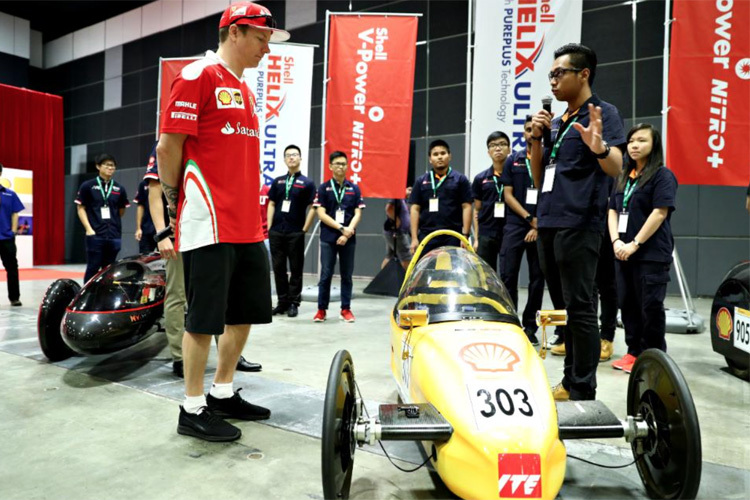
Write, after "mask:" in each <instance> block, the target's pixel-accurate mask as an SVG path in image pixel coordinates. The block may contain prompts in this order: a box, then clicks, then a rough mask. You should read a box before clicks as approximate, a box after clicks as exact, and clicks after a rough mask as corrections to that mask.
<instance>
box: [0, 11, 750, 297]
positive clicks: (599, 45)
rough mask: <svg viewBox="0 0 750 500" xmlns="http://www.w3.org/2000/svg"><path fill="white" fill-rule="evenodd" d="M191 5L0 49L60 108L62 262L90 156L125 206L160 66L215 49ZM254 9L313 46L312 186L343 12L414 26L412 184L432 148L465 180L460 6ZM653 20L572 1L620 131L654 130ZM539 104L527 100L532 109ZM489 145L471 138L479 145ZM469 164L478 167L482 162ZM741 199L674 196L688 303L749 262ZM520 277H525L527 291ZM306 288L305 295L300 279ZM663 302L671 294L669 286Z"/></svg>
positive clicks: (8, 67) (365, 243)
mask: <svg viewBox="0 0 750 500" xmlns="http://www.w3.org/2000/svg"><path fill="white" fill-rule="evenodd" d="M197 3H199V2H187V1H186V2H179V1H177V2H175V1H171V2H161V1H158V2H153V3H151V4H147V5H145V6H143V7H140V8H138V9H134V11H132V12H131V13H125V14H123V15H120V16H117V17H116V18H113V19H112V20H109V21H106V22H103V23H99V24H98V25H96V26H92V27H90V28H87V29H84V30H80V32H76V33H75V34H69V35H65V36H63V37H61V38H58V39H56V40H50V41H47V40H45V41H44V43H43V44H42V43H41V41H40V40H41V37H40V36H39V35H38V34H35V33H34V32H31V33H29V37H30V39H31V40H32V43H31V44H30V46H29V47H25V46H21V47H20V49H18V48H14V49H12V50H8V48H7V47H8V44H7V43H3V40H2V39H0V51H1V52H2V53H0V83H6V84H10V85H16V86H24V87H28V88H30V89H33V90H39V91H42V92H48V93H53V94H57V95H61V96H62V97H63V102H64V117H65V120H64V122H65V165H64V168H65V174H66V175H65V196H66V198H65V199H66V206H67V208H68V211H67V212H66V229H65V242H64V243H65V248H66V253H65V257H66V261H67V262H84V260H85V258H84V248H83V241H84V238H83V235H84V232H83V228H82V227H81V224H80V223H79V221H78V219H77V217H76V213H75V207H74V204H73V199H74V197H75V193H76V189H77V187H78V185H79V184H80V183H81V182H82V181H83V180H86V179H88V178H91V177H93V175H94V174H95V172H96V170H95V168H94V162H93V159H94V157H95V156H96V155H97V154H99V153H102V152H108V153H110V154H113V155H114V156H115V157H116V158H117V161H118V170H117V173H116V177H115V178H116V179H117V180H118V181H119V182H120V183H122V184H123V185H124V186H125V187H126V189H127V191H128V194H129V196H130V199H131V200H132V197H133V196H134V195H135V192H136V187H137V185H138V182H139V181H140V180H141V178H142V176H143V174H144V173H145V167H146V161H147V156H148V153H149V152H150V150H151V147H152V145H153V142H154V139H155V135H154V134H155V129H156V108H157V101H156V98H157V91H158V62H159V57H183V56H195V55H198V54H200V53H201V52H202V51H204V50H205V49H215V47H216V45H217V26H218V21H219V17H220V15H221V14H220V13H221V11H222V10H223V9H224V8H225V7H226V6H227V5H228V4H229V2H228V0H226V1H225V0H218V1H210V2H203V3H201V5H203V7H201V9H202V10H200V11H196V10H195V5H194V4H197ZM260 3H263V4H265V5H267V6H268V7H269V8H270V9H271V11H272V12H273V13H274V16H275V17H276V18H277V19H278V21H279V25H280V26H285V27H286V28H287V29H288V30H289V31H290V32H291V34H292V38H291V40H290V41H291V42H296V43H304V44H317V45H318V46H319V48H317V49H316V50H315V58H314V67H313V86H312V88H313V90H312V123H311V127H310V146H311V149H310V154H309V157H308V158H304V159H303V161H306V162H308V166H309V172H310V173H311V177H312V178H313V179H314V180H315V181H316V183H317V182H319V179H320V144H321V118H322V113H321V110H322V95H323V86H322V79H323V67H324V64H323V62H324V45H325V44H324V33H325V17H326V10H330V11H335V12H347V11H349V8H350V5H351V8H352V10H353V11H361V12H397V13H420V14H422V17H421V18H420V20H419V29H418V35H417V40H418V45H417V58H416V74H415V82H414V103H413V113H412V123H411V151H410V152H409V156H410V173H409V180H410V182H411V181H413V179H414V177H415V176H416V175H419V174H421V173H422V172H424V171H425V169H426V168H427V166H428V163H427V145H428V144H429V142H430V141H432V140H434V139H436V138H442V139H445V140H446V141H448V143H449V144H450V146H451V150H452V153H453V162H452V166H453V168H454V169H455V170H458V171H465V169H466V165H464V140H465V137H464V135H465V134H464V131H465V117H466V86H467V76H466V67H467V43H468V40H467V29H468V19H469V17H468V1H461V0H441V1H424V0H422V1H420V0H403V1H391V2H386V1H379V0H370V1H352V2H350V1H348V0H342V1H323V0H317V1H314V0H286V1H265V2H260ZM177 4H179V5H180V9H177V7H176V5H177ZM183 4H184V5H183ZM664 8H665V5H664V2H663V1H661V0H646V1H638V2H635V3H633V2H630V1H625V2H623V1H595V0H584V1H583V14H582V30H581V35H580V39H581V42H582V43H583V44H585V45H588V46H590V47H591V48H593V49H594V50H595V51H596V53H597V55H598V58H599V66H598V68H597V77H596V82H595V85H594V91H595V92H596V93H597V94H598V95H599V96H600V97H601V98H602V99H604V100H606V101H609V102H611V103H613V104H615V105H616V106H617V107H618V108H619V110H620V112H621V114H622V116H623V118H624V120H625V125H626V129H627V128H629V127H630V126H632V125H633V124H635V123H639V122H647V123H651V124H653V125H654V126H655V127H657V128H659V129H661V123H662V116H661V110H662V78H663V77H662V64H663V48H664ZM0 11H2V4H0ZM136 11H138V13H137V14H136V13H135V12H136ZM8 18H11V22H10V24H8ZM178 21H179V22H178ZM0 24H2V25H3V26H14V27H15V28H14V29H16V30H17V31H18V30H20V31H21V32H22V33H23V32H24V30H26V31H29V29H28V25H27V24H24V21H23V20H19V19H18V18H13V17H12V16H8V15H6V14H0ZM76 34H77V36H74V35H76ZM15 38H16V39H17V38H18V36H16V37H15ZM21 38H23V37H21ZM420 42H423V43H420ZM18 45H19V44H18V43H17V44H16V45H13V44H10V46H12V47H17V46H18ZM20 45H23V44H20ZM551 63H552V61H551V60H550V61H546V62H545V61H538V62H537V64H540V65H544V64H550V65H551ZM540 98H541V96H536V97H535V98H534V99H532V100H533V101H537V102H538V100H539V99H540ZM489 132H491V131H489V130H487V131H483V130H477V131H474V133H476V134H480V135H482V136H485V135H487V134H488V133H489ZM405 154H406V153H405ZM472 161H474V162H480V163H482V162H485V158H472ZM487 166H489V163H488V165H487ZM61 168H62V166H61ZM404 187H405V186H404ZM745 190H746V188H742V187H721V186H680V188H679V190H678V197H677V211H676V212H675V213H674V215H673V218H672V228H673V232H674V235H675V241H676V248H677V250H678V252H679V255H680V258H681V261H682V266H683V269H684V271H685V274H686V276H687V283H688V285H689V287H690V289H691V291H692V293H693V294H699V295H709V296H710V295H713V293H714V292H715V290H716V287H717V285H718V284H719V283H720V281H721V279H722V276H723V274H724V273H725V272H726V271H727V270H728V269H729V268H730V267H731V266H732V265H733V264H734V263H735V262H737V261H739V260H741V259H747V258H748V256H749V255H750V244H749V240H748V236H750V223H748V213H747V212H746V211H745V208H744V207H745ZM384 206H385V200H379V199H368V200H367V209H366V210H365V213H364V216H363V220H362V223H361V225H360V227H359V228H358V238H357V240H358V245H357V252H356V263H355V275H357V276H374V275H375V274H376V273H377V272H378V270H379V267H380V262H381V261H382V259H383V256H384V251H385V243H384V240H383V236H382V227H383V221H384V218H385V213H384ZM134 230H135V209H134V208H131V209H129V211H128V213H127V214H126V217H125V221H124V224H123V251H122V253H121V255H127V254H133V253H136V252H137V242H136V241H135V240H134V238H133V233H134ZM314 243H316V242H314ZM317 260H318V253H317V245H316V244H313V245H311V248H310V252H309V253H308V255H307V257H306V262H305V272H308V273H317V270H318V266H317ZM525 272H526V270H525V264H524V266H523V267H522V273H524V274H522V280H523V282H524V283H525V280H526V276H525ZM305 284H306V285H312V284H315V283H314V281H313V280H312V279H309V278H308V279H306V283H305ZM670 293H679V289H678V287H677V284H676V279H674V276H673V280H672V283H671V285H670Z"/></svg>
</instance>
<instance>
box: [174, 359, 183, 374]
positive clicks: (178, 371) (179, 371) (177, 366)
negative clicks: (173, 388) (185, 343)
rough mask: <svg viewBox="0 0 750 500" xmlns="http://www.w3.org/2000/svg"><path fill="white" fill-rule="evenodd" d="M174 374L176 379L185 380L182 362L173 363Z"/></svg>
mask: <svg viewBox="0 0 750 500" xmlns="http://www.w3.org/2000/svg"><path fill="white" fill-rule="evenodd" d="M172 373H173V374H174V376H175V377H180V378H185V371H184V369H183V364H182V360H179V361H173V362H172Z"/></svg>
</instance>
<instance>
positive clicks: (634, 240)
mask: <svg viewBox="0 0 750 500" xmlns="http://www.w3.org/2000/svg"><path fill="white" fill-rule="evenodd" d="M633 244H634V245H635V246H636V248H640V247H641V242H640V241H638V240H636V239H635V238H633Z"/></svg>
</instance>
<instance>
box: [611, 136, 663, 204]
mask: <svg viewBox="0 0 750 500" xmlns="http://www.w3.org/2000/svg"><path fill="white" fill-rule="evenodd" d="M639 130H648V131H650V132H651V141H652V143H653V147H652V148H651V152H650V153H649V154H648V159H647V160H646V166H645V167H644V168H643V171H641V175H640V180H639V181H638V184H639V185H640V186H643V185H644V184H646V183H647V182H648V181H650V180H651V178H652V177H653V176H654V174H655V173H656V171H657V170H659V168H660V167H662V166H664V153H663V151H662V147H661V134H660V133H659V131H658V130H656V129H655V128H654V127H653V126H652V125H649V124H648V123H639V124H638V125H636V126H635V127H633V128H631V129H630V131H628V136H627V139H626V141H625V143H626V144H628V143H630V138H631V137H632V136H633V134H635V133H636V132H638V131H639ZM623 163H624V164H625V165H624V168H623V169H622V173H621V174H620V177H619V178H618V179H617V192H618V193H621V192H623V190H624V189H625V184H626V183H627V182H628V179H629V178H630V172H631V171H632V170H635V167H636V163H635V160H633V159H632V158H631V157H630V155H629V154H627V153H626V154H625V157H624V161H623Z"/></svg>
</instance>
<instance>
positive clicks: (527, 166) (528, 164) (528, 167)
mask: <svg viewBox="0 0 750 500" xmlns="http://www.w3.org/2000/svg"><path fill="white" fill-rule="evenodd" d="M526 170H527V171H528V172H529V179H531V187H534V176H533V175H531V162H530V161H529V159H528V158H526Z"/></svg>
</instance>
